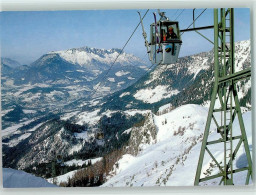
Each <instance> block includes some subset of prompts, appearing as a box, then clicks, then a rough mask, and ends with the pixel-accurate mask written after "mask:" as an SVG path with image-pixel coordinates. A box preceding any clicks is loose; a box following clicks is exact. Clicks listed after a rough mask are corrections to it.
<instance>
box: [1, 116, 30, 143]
mask: <svg viewBox="0 0 256 195" xmlns="http://www.w3.org/2000/svg"><path fill="white" fill-rule="evenodd" d="M32 121H33V119H32V120H28V121H25V122H22V123H19V124H17V125H13V126H11V127H8V128H6V129H3V130H2V131H1V134H2V138H4V137H6V136H10V135H12V134H14V133H15V132H17V131H18V129H19V128H20V127H22V126H23V125H27V124H29V123H31V122H32Z"/></svg>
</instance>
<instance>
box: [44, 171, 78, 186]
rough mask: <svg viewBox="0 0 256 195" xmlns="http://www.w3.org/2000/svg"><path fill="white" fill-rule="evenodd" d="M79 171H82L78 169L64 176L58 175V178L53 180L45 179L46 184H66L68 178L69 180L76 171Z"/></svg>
mask: <svg viewBox="0 0 256 195" xmlns="http://www.w3.org/2000/svg"><path fill="white" fill-rule="evenodd" d="M79 170H82V169H78V170H74V171H70V172H68V173H66V174H64V175H60V176H57V177H55V178H50V179H47V181H48V182H50V183H53V182H54V180H55V182H56V183H57V185H59V184H60V183H61V182H67V181H68V178H71V177H72V176H73V175H74V174H75V173H76V172H77V171H79Z"/></svg>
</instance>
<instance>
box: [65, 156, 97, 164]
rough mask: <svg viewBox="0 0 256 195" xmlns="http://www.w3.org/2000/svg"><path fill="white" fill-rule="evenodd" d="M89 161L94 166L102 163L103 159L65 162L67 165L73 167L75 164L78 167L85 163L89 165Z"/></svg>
mask: <svg viewBox="0 0 256 195" xmlns="http://www.w3.org/2000/svg"><path fill="white" fill-rule="evenodd" d="M89 160H90V161H91V163H92V164H95V163H96V162H98V161H101V160H102V157H98V158H93V159H87V160H81V159H79V160H76V159H73V160H70V161H67V162H65V165H67V166H72V165H74V164H75V165H76V166H82V165H83V164H85V163H86V164H88V162H89Z"/></svg>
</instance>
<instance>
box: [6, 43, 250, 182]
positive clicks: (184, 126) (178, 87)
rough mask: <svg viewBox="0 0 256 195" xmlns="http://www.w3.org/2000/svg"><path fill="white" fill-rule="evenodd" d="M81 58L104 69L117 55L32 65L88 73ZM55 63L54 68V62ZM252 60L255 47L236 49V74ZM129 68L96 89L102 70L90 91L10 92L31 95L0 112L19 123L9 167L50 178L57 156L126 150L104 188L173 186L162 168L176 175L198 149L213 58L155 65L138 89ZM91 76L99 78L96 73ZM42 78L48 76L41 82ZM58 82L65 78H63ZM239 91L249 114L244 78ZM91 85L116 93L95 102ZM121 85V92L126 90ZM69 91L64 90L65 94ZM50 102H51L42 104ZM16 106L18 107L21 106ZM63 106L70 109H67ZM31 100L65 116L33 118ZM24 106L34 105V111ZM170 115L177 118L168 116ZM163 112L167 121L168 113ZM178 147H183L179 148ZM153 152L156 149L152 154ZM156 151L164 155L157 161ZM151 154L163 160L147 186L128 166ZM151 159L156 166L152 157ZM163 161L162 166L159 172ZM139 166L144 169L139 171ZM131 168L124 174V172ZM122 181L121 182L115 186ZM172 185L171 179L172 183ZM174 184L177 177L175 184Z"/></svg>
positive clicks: (59, 57) (10, 132)
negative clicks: (141, 184) (105, 62)
mask: <svg viewBox="0 0 256 195" xmlns="http://www.w3.org/2000/svg"><path fill="white" fill-rule="evenodd" d="M80 50H81V51H80ZM89 51H90V52H91V53H90V52H89ZM81 52H82V53H88V56H91V57H88V58H86V59H87V60H88V62H89V61H90V60H91V62H92V61H93V59H94V58H93V57H95V55H96V53H97V54H98V55H99V57H95V58H96V59H99V61H98V62H99V63H97V64H96V65H97V66H99V67H102V66H101V62H102V59H104V58H107V57H106V56H107V55H108V53H111V52H112V54H111V55H113V56H115V55H114V54H113V53H115V52H114V50H109V51H108V52H106V51H105V53H107V54H104V55H103V54H102V55H100V54H99V53H100V52H99V50H96V49H95V50H93V49H88V48H81V49H78V50H74V51H73V53H74V54H75V57H74V56H73V58H72V57H70V56H71V54H72V50H67V51H60V52H51V53H49V54H46V55H45V56H42V58H41V59H39V60H38V61H37V62H35V63H34V64H33V66H31V67H32V68H42V69H43V70H45V71H46V72H47V71H49V68H50V67H51V65H53V67H56V68H58V63H57V62H58V61H59V62H63V63H65V64H66V65H67V66H66V67H69V66H72V67H73V68H74V67H76V68H79V70H81V69H83V68H84V70H85V69H86V66H87V65H86V64H82V63H80V62H81V61H83V60H86V59H83V60H81V61H80V57H81V56H80V54H81ZM89 54H90V55H89ZM109 55H110V54H109ZM127 55H128V54H127ZM124 56H126V55H124ZM53 58H54V59H55V60H56V63H51V61H52V59H53ZM81 58H82V57H81ZM135 58H136V57H135ZM120 59H121V58H120ZM129 59H130V58H129ZM250 59H251V58H250V42H249V41H243V42H239V43H236V65H237V67H236V70H237V71H238V70H242V69H244V68H247V67H250V66H251V62H250ZM124 63H125V62H124ZM132 67H133V66H121V65H120V68H119V66H118V67H113V69H112V71H113V72H109V73H108V77H107V78H106V79H105V80H104V84H102V85H101V86H99V83H100V78H101V76H100V75H104V74H105V73H106V72H105V71H107V69H106V70H102V73H101V74H99V75H98V76H97V78H95V79H93V80H91V81H87V83H90V84H91V85H90V86H87V88H86V87H85V85H82V84H81V85H80V83H79V82H77V83H76V84H74V83H72V85H71V84H70V85H69V84H65V85H64V84H63V83H59V84H58V85H57V84H54V85H53V84H52V83H47V84H45V83H44V84H42V83H39V84H38V83H35V84H26V85H25V84H24V85H22V86H23V87H21V86H18V87H16V88H15V89H14V88H4V90H5V93H6V94H7V93H9V97H12V98H13V94H14V93H16V94H17V95H19V96H21V97H22V98H23V97H26V98H24V100H23V102H25V100H28V102H27V103H26V104H22V105H15V107H11V108H9V109H6V110H5V112H4V113H3V115H4V119H9V120H10V119H11V120H16V121H17V119H19V120H18V121H19V124H17V125H15V126H11V127H8V128H6V129H5V130H4V131H3V155H4V158H3V159H4V161H3V164H4V166H8V167H9V166H11V167H20V168H26V169H27V170H29V171H31V172H33V173H36V174H39V175H41V176H44V177H48V176H49V174H48V176H46V172H48V173H49V168H47V167H48V166H49V163H50V162H51V161H52V160H53V159H54V157H55V156H56V155H62V156H64V157H65V158H66V160H72V159H77V160H81V161H84V160H86V159H91V158H95V157H102V156H104V155H108V154H110V153H111V152H113V151H116V150H119V149H120V148H123V147H125V146H126V145H127V146H128V148H127V150H124V151H126V154H125V155H124V156H123V157H122V158H121V159H119V160H120V162H118V163H117V164H121V165H122V166H121V167H122V169H121V168H118V167H113V170H112V172H111V173H109V176H108V177H107V179H108V181H107V183H106V185H108V186H111V185H114V186H115V185H117V186H118V185H120V186H121V185H126V181H127V182H128V183H129V185H130V184H131V185H137V184H135V183H134V181H136V182H138V181H139V180H140V178H141V179H144V181H145V182H146V184H145V185H153V184H154V185H167V184H168V185H176V184H174V183H170V180H169V178H171V175H172V172H171V170H167V171H166V170H165V169H167V166H169V168H170V167H173V171H174V172H175V171H177V173H178V171H179V170H180V168H184V167H183V163H185V161H186V158H188V156H189V155H190V152H191V153H192V151H193V150H194V148H196V147H198V148H199V145H200V140H201V138H202V133H203V129H204V123H205V120H206V115H207V109H208V108H207V106H208V103H209V99H210V94H211V93H210V92H211V89H212V84H213V68H212V67H213V52H212V51H209V52H204V53H200V54H197V55H192V56H187V57H183V58H180V59H179V61H178V63H176V64H171V65H167V66H157V67H155V68H154V69H153V70H152V71H151V72H149V73H148V74H147V75H145V76H144V77H142V78H141V79H139V80H138V81H137V82H135V81H136V79H134V80H133V81H134V82H135V83H134V84H132V85H130V86H129V87H127V88H125V84H126V83H127V82H128V80H130V78H131V77H132V78H135V76H134V74H133V73H134V72H133V71H134V70H136V71H135V72H137V69H134V67H133V68H132ZM29 69H30V68H29ZM142 69H143V68H142ZM78 72H79V71H78ZM144 72H145V71H144ZM72 74H73V73H72ZM64 75H65V74H64ZM91 75H92V77H93V76H95V74H93V73H91ZM38 76H40V75H38ZM41 76H42V75H41ZM61 76H63V75H60V77H61ZM42 78H44V77H43V76H42ZM78 78H79V77H78ZM60 81H62V80H61V79H60ZM123 82H125V84H124V83H123ZM121 83H123V84H121ZM5 84H6V83H5ZM10 84H12V85H13V83H9V86H10ZM24 86H25V87H24ZM119 86H120V87H119ZM238 86H239V88H238V90H239V98H240V103H241V104H242V105H243V106H246V107H247V108H245V110H248V108H249V109H250V107H251V99H250V88H251V82H250V79H247V80H245V81H244V82H243V85H242V83H239V84H238ZM5 87H6V86H5ZM93 87H94V89H95V87H96V88H98V89H100V91H104V90H105V91H109V92H110V91H111V90H112V89H113V88H114V87H115V89H116V90H117V91H116V92H115V93H113V94H110V95H108V96H105V97H104V98H102V97H99V98H93V97H89V96H90V92H91V90H92V88H93ZM122 87H124V88H123V89H122ZM8 89H9V90H8ZM60 89H61V90H60ZM64 89H65V91H63V90H64ZM82 89H83V90H84V91H87V92H86V93H87V94H86V95H87V96H88V97H89V98H79V96H84V97H85V96H86V95H85V94H83V95H82V94H81V93H80V92H81V90H82ZM60 92H61V93H60ZM111 92H113V91H111ZM67 93H69V95H70V96H69V97H70V98H71V97H72V98H73V99H72V101H71V100H70V99H68V100H70V102H69V104H67V98H66V97H67V96H65V94H67ZM62 96H63V97H62ZM46 98H47V101H45V99H46ZM65 98H66V99H65ZM3 100H4V104H7V105H8V104H9V105H11V101H10V99H8V98H6V96H4V99H3ZM14 100H15V99H13V102H14ZM15 101H16V102H17V100H15ZM65 101H66V103H64V102H65ZM32 102H33V104H34V103H36V105H39V104H44V102H46V103H45V104H47V106H48V107H47V108H49V107H51V108H56V107H57V106H58V105H60V104H62V108H63V110H62V111H61V112H52V113H51V115H48V114H45V112H43V111H41V112H39V111H38V110H40V109H37V110H36V112H37V114H38V115H36V114H35V113H33V111H35V109H34V107H35V105H33V104H31V103H32ZM56 102H58V104H56ZM55 104H56V105H55ZM187 104H188V105H187ZM191 104H197V105H191ZM27 105H32V108H30V107H28V106H27ZM184 105H186V106H184ZM33 106H34V107H33ZM203 106H206V107H203ZM39 108H40V107H39ZM175 108H176V109H175ZM174 109H175V110H174ZM21 110H22V111H21ZM172 110H173V112H170V111H172ZM17 113H19V114H17ZM165 113H166V115H163V114H165ZM28 114H29V115H30V116H31V117H32V118H30V119H29V118H26V119H24V118H25V117H28ZM155 114H157V115H155ZM159 114H162V115H160V116H158V115H159ZM14 116H15V117H14ZM177 117H178V119H179V120H177ZM100 133H102V134H103V135H104V138H103V140H98V138H97V137H98V136H97V135H98V134H100ZM177 143H178V145H179V147H178V148H177V147H176V148H175V145H176V144H177ZM24 148H25V149H24ZM151 149H152V151H150V150H151ZM154 150H155V152H154ZM176 150H177V151H176ZM170 151H172V152H173V153H171V152H170ZM157 152H159V154H162V155H161V156H159V155H158V153H157ZM197 152H198V150H197ZM165 153H166V154H167V156H168V155H171V157H172V159H170V158H167V157H165V155H163V154H165ZM193 154H194V153H193ZM151 155H155V156H156V157H157V156H158V157H159V160H155V161H154V162H151V161H150V164H148V166H149V168H146V170H148V171H147V172H148V173H146V174H148V175H147V177H148V178H150V180H152V181H146V179H145V178H144V176H145V175H144V174H145V172H144V171H143V170H138V169H136V170H138V172H136V170H134V171H131V170H130V169H128V167H129V166H131V168H132V167H135V166H139V167H141V166H142V164H143V163H144V164H143V166H147V165H145V163H146V159H147V156H151ZM197 155H199V154H197ZM183 156H184V157H183ZM195 156H196V155H193V157H194V158H196V157H195ZM151 157H152V159H153V160H154V158H153V156H151ZM161 158H162V160H161ZM127 159H131V160H132V161H131V162H134V165H133V164H129V162H127ZM191 159H192V157H191ZM176 160H177V161H178V162H176ZM162 161H163V165H161V166H160V164H162ZM191 161H192V160H191ZM186 162H190V161H186ZM37 163H39V164H40V169H38V170H34V169H33V167H36V166H37ZM138 163H142V164H141V165H138ZM194 163H196V162H194ZM146 164H147V163H146ZM126 165H127V169H125V170H127V172H126V171H125V172H122V170H124V169H123V167H126ZM206 166H207V165H206ZM159 167H161V168H159ZM188 167H189V166H188ZM188 167H187V168H188ZM158 168H159V170H158ZM164 168H165V169H164ZM77 169H78V168H77ZM119 169H120V170H119ZM149 169H152V170H156V171H157V172H159V173H155V172H152V171H150V170H149ZM72 171H74V170H72ZM119 173H120V176H119ZM130 173H132V174H133V175H130ZM126 174H127V175H128V176H127V177H129V178H130V177H131V178H134V179H130V180H129V179H127V177H126V176H125V175H126ZM111 175H112V176H113V177H111ZM136 175H138V177H136ZM154 175H155V176H154ZM174 175H175V174H174ZM174 175H172V177H173V176H174ZM191 175H192V173H191ZM191 175H190V178H191ZM122 176H124V178H125V179H126V180H125V181H124V180H123V179H120V180H119V179H118V178H121V177H122ZM135 178H136V180H135ZM117 180H119V181H118V182H117ZM167 180H169V181H168V182H167ZM174 180H175V178H174V179H173V180H172V181H174ZM179 181H180V180H179ZM116 182H117V183H116ZM191 182H192V180H189V181H188V184H190V183H191ZM138 183H139V182H138ZM127 185H128V184H127ZM177 185H178V184H177ZM179 185H180V184H179Z"/></svg>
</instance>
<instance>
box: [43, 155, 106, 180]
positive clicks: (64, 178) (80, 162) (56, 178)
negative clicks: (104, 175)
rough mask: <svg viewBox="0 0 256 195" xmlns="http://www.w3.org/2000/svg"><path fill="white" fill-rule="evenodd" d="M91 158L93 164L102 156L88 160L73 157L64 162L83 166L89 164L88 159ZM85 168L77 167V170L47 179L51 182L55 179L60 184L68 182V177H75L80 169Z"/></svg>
mask: <svg viewBox="0 0 256 195" xmlns="http://www.w3.org/2000/svg"><path fill="white" fill-rule="evenodd" d="M89 160H91V163H92V164H95V163H96V162H98V161H100V160H102V157H98V158H94V159H87V160H81V159H80V160H76V159H73V160H70V161H67V162H64V163H65V165H67V166H72V165H74V164H75V165H76V166H82V165H83V164H85V163H86V164H88V161H89ZM81 170H83V169H77V170H74V171H70V172H68V173H66V174H64V175H59V176H57V177H55V178H49V179H47V181H48V182H50V183H53V181H54V180H55V182H56V183H57V184H58V185H59V184H60V183H61V182H68V178H71V177H73V175H74V174H75V173H76V172H78V171H81Z"/></svg>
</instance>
